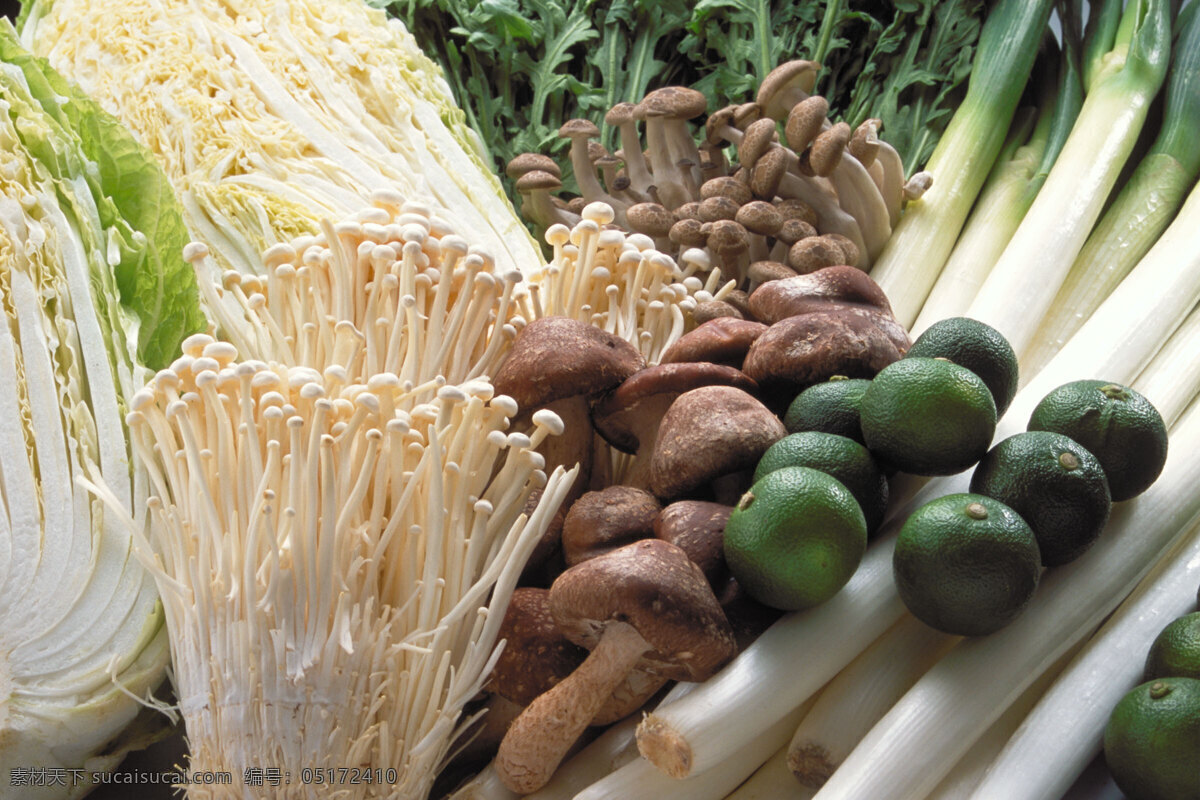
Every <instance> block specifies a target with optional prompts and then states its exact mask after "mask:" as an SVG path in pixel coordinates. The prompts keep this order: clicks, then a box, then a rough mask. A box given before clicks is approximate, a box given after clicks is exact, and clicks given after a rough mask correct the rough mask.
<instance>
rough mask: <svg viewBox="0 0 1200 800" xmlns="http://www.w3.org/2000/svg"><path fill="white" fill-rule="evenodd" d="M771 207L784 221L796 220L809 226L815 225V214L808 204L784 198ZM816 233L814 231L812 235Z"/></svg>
mask: <svg viewBox="0 0 1200 800" xmlns="http://www.w3.org/2000/svg"><path fill="white" fill-rule="evenodd" d="M772 205H774V206H775V210H776V211H778V212H779V213H780V214H781V215H782V216H783V218H784V219H785V220H789V219H798V220H802V221H804V222H807V223H808V224H809V225H816V224H817V212H816V210H814V209H813V207H812V206H810V205H809V204H808V203H806V202H804V201H803V200H800V199H799V198H795V197H784V198H781V199H779V200H776V201H775V202H774V203H772ZM815 232H816V231H815V230H814V233H815Z"/></svg>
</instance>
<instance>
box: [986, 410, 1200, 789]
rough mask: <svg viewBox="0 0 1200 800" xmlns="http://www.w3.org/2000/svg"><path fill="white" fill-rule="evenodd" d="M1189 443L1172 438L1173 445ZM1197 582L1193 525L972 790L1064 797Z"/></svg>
mask: <svg viewBox="0 0 1200 800" xmlns="http://www.w3.org/2000/svg"><path fill="white" fill-rule="evenodd" d="M1189 413H1190V414H1191V416H1192V417H1195V416H1196V415H1197V414H1196V412H1195V411H1192V412H1189ZM1187 444H1188V443H1187V442H1186V441H1183V442H1181V441H1179V440H1178V439H1175V440H1174V441H1172V442H1171V446H1172V447H1175V448H1178V447H1184V446H1187ZM1198 585H1200V526H1196V525H1193V526H1192V529H1191V531H1190V532H1189V533H1188V534H1187V535H1186V536H1184V537H1182V538H1181V539H1180V540H1179V542H1178V543H1177V545H1176V546H1175V547H1173V548H1171V550H1170V551H1169V552H1168V553H1167V554H1166V555H1164V556H1163V557H1162V558H1161V559H1160V560H1159V562H1158V564H1157V565H1156V566H1155V568H1154V570H1153V571H1152V572H1151V573H1150V574H1149V575H1147V576H1146V578H1145V579H1144V580H1143V581H1142V582H1141V583H1140V584H1139V585H1138V588H1137V590H1136V591H1135V592H1134V593H1133V594H1132V595H1130V596H1129V598H1128V599H1126V600H1125V602H1124V603H1122V604H1121V607H1120V608H1118V609H1117V611H1116V613H1114V614H1113V615H1112V617H1110V618H1109V620H1108V621H1107V622H1105V623H1104V626H1103V627H1102V628H1101V629H1100V631H1099V633H1097V634H1096V635H1095V636H1094V637H1092V639H1091V640H1090V641H1089V642H1088V643H1087V646H1086V647H1085V648H1084V649H1083V651H1082V652H1081V653H1080V654H1079V655H1078V656H1077V657H1076V658H1075V659H1074V660H1073V661H1072V662H1071V663H1070V664H1069V665H1068V666H1067V668H1066V670H1065V671H1064V672H1063V673H1062V675H1061V676H1060V677H1059V679H1058V680H1057V681H1056V682H1055V683H1054V685H1053V686H1051V687H1050V690H1049V691H1048V692H1047V693H1046V694H1045V696H1044V697H1042V699H1041V701H1040V702H1039V703H1038V704H1037V706H1036V707H1035V708H1034V709H1033V711H1032V712H1031V713H1030V714H1029V716H1028V717H1026V719H1025V721H1024V723H1022V725H1021V727H1020V728H1019V729H1018V730H1017V732H1016V734H1015V735H1014V736H1013V737H1012V738H1011V739H1010V740H1009V742H1008V744H1007V746H1005V748H1004V750H1003V752H1001V753H1000V755H999V756H998V757H997V758H996V760H995V762H994V763H993V764H992V767H991V769H990V770H989V771H988V775H987V778H986V779H985V780H984V781H983V782H982V783H980V785H979V788H978V790H977V791H976V792H975V793H974V795H972V797H974V798H975V800H986V798H990V797H1005V798H1012V800H1033V798H1045V799H1046V800H1056V799H1057V798H1059V797H1062V795H1063V793H1064V792H1066V790H1067V789H1068V788H1070V786H1071V784H1072V783H1073V782H1074V781H1075V779H1076V778H1077V777H1078V776H1079V774H1080V773H1081V772H1083V770H1084V768H1085V767H1086V766H1087V765H1088V763H1089V762H1090V761H1091V760H1092V759H1093V758H1094V757H1095V756H1096V754H1097V753H1099V752H1100V748H1101V743H1102V739H1103V736H1104V726H1105V724H1106V723H1107V722H1108V717H1109V715H1110V714H1111V713H1112V710H1113V707H1114V706H1116V704H1117V702H1118V701H1120V699H1121V698H1122V697H1123V696H1124V695H1125V693H1126V692H1127V691H1129V690H1130V689H1132V688H1133V687H1134V686H1136V685H1137V684H1139V683H1141V682H1142V680H1143V677H1142V671H1143V669H1144V667H1145V663H1146V653H1147V651H1149V649H1150V645H1151V644H1152V643H1153V642H1154V637H1155V636H1157V635H1158V632H1159V631H1161V630H1162V629H1163V627H1165V626H1166V625H1167V623H1169V622H1171V621H1172V620H1174V619H1175V618H1176V617H1180V616H1183V615H1184V614H1187V613H1188V612H1190V611H1193V610H1194V609H1195V607H1196V587H1197V586H1198Z"/></svg>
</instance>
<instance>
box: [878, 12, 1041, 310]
mask: <svg viewBox="0 0 1200 800" xmlns="http://www.w3.org/2000/svg"><path fill="white" fill-rule="evenodd" d="M1053 5H1054V4H1053V3H1051V2H1048V0H1037V1H1036V2H1026V0H1007V2H1000V3H997V4H996V6H995V8H994V9H993V10H992V11H991V13H989V14H988V18H987V21H986V22H985V23H984V26H983V30H982V31H981V33H980V38H979V49H978V51H977V53H976V56H975V62H974V64H973V67H972V70H971V81H970V83H969V84H968V87H967V95H966V97H965V98H964V99H963V102H962V105H960V106H959V108H958V110H957V111H955V113H954V116H953V117H952V118H951V120H950V124H949V125H948V126H947V127H946V131H945V133H943V134H942V138H941V139H940V140H939V141H938V145H937V148H936V149H935V150H934V151H933V155H932V156H930V159H929V163H928V164H926V165H925V167H924V169H925V171H926V172H929V173H931V174H932V175H933V186H932V187H931V188H930V189H929V190H928V191H927V192H925V194H924V195H923V196H922V197H921V199H920V200H918V201H915V202H912V203H909V204H908V206H907V208H906V209H905V211H904V214H903V216H901V218H900V224H899V225H897V226H896V229H895V231H893V233H892V236H891V238H890V239H889V240H888V243H887V246H886V247H884V249H883V252H882V253H881V254H880V256H879V260H878V261H876V262H875V264H874V265H873V266H872V268H871V277H873V278H874V279H875V280H876V281H877V282H878V283H879V285H880V286H881V287H883V290H884V291H885V292H887V296H888V299H889V300H890V301H891V304H892V309H893V311H894V312H895V314H896V319H897V320H899V321H900V323H901V324H902V325H905V326H910V325H912V323H913V321H914V320H915V319H916V318H917V313H918V312H919V311H920V310H921V306H922V304H923V303H924V302H925V298H926V297H927V296H928V295H929V290H930V288H931V287H932V286H933V284H934V281H936V280H937V276H938V274H939V273H940V272H941V271H942V266H943V265H944V264H945V263H946V258H947V257H949V255H950V251H951V250H952V249H953V248H954V242H955V240H957V239H958V234H959V231H960V230H961V229H962V226H963V223H965V222H966V220H967V215H968V213H969V212H970V210H971V206H972V205H973V204H974V202H975V198H976V196H977V195H978V194H979V191H980V189H981V188H982V187H983V183H984V181H985V180H986V179H987V176H988V173H989V172H990V171H991V169H992V165H993V164H994V163H995V161H996V156H997V154H998V153H999V152H1000V149H1001V147H1002V146H1003V144H1004V139H1005V136H1006V135H1007V133H1008V129H1009V125H1010V124H1011V123H1012V118H1013V114H1014V112H1015V111H1016V109H1017V103H1018V102H1019V101H1020V98H1021V93H1022V91H1024V88H1025V83H1026V82H1027V81H1028V80H1029V73H1030V70H1031V69H1032V68H1033V62H1034V58H1035V56H1036V55H1037V49H1038V44H1039V42H1040V41H1041V39H1042V34H1043V32H1044V31H1045V29H1046V24H1047V22H1048V21H1049V20H1050V11H1051V9H1052V7H1053Z"/></svg>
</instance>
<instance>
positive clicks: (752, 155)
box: [738, 117, 775, 169]
mask: <svg viewBox="0 0 1200 800" xmlns="http://www.w3.org/2000/svg"><path fill="white" fill-rule="evenodd" d="M774 140H775V120H773V119H771V118H770V117H763V118H762V119H760V120H756V121H755V122H752V123H750V125H748V126H747V127H746V132H745V133H744V134H743V135H742V142H741V144H739V145H738V163H739V164H741V165H742V166H743V167H745V168H746V169H750V168H752V167H753V166H754V164H755V162H757V161H758V159H759V158H760V157H761V156H762V155H763V154H764V153H766V152H767V148H769V147H770V146H771V142H773V141H774Z"/></svg>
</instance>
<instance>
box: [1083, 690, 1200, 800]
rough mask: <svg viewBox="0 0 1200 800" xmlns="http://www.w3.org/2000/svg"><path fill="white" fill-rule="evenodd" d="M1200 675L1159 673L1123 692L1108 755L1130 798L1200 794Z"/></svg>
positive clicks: (1188, 798)
mask: <svg viewBox="0 0 1200 800" xmlns="http://www.w3.org/2000/svg"><path fill="white" fill-rule="evenodd" d="M1198 757H1200V680H1196V679H1195V678H1160V679H1158V680H1153V681H1147V682H1146V683H1143V684H1141V685H1140V686H1138V687H1137V688H1135V689H1133V690H1132V691H1131V692H1129V694H1127V695H1125V696H1124V697H1123V698H1121V701H1120V702H1119V703H1117V706H1116V708H1114V709H1113V712H1112V715H1111V716H1110V717H1109V720H1108V725H1107V726H1106V727H1105V729H1104V760H1105V761H1106V762H1108V769H1109V771H1110V772H1111V773H1112V776H1113V780H1115V781H1116V782H1117V786H1119V787H1120V789H1121V791H1122V792H1124V793H1125V795H1126V796H1127V797H1129V798H1131V800H1200V768H1197V765H1198V764H1200V760H1198Z"/></svg>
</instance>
